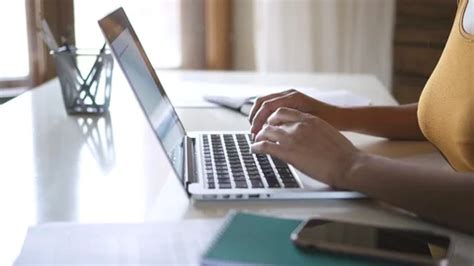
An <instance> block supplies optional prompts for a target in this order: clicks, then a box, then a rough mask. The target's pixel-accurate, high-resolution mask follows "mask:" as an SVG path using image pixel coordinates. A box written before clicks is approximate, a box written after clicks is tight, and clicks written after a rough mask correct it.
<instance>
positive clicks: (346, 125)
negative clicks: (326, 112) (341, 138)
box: [328, 106, 352, 131]
mask: <svg viewBox="0 0 474 266" xmlns="http://www.w3.org/2000/svg"><path fill="white" fill-rule="evenodd" d="M331 108H333V109H332V110H331V114H332V115H331V117H330V119H329V120H330V121H328V122H329V123H330V124H331V125H332V126H334V127H335V128H337V129H338V130H340V131H351V130H352V119H351V115H352V109H351V108H348V107H339V106H331Z"/></svg>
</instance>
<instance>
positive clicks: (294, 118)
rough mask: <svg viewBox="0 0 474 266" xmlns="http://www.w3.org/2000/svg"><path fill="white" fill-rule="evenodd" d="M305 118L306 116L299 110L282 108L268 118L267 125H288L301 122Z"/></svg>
mask: <svg viewBox="0 0 474 266" xmlns="http://www.w3.org/2000/svg"><path fill="white" fill-rule="evenodd" d="M304 118H305V114H304V113H302V112H300V111H298V110H295V109H292V108H286V107H280V108H278V109H277V110H276V111H275V112H273V114H271V115H270V116H269V117H268V119H267V124H269V125H272V126H278V125H282V124H286V123H295V122H301V121H303V120H304Z"/></svg>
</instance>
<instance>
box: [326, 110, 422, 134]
mask: <svg viewBox="0 0 474 266" xmlns="http://www.w3.org/2000/svg"><path fill="white" fill-rule="evenodd" d="M417 108H418V104H416V103H415V104H408V105H400V106H369V107H351V108H341V109H340V110H339V113H338V115H337V117H338V118H337V121H336V122H334V123H333V124H334V126H336V127H337V128H338V129H339V130H344V131H354V132H359V133H363V134H367V135H372V136H378V137H384V138H388V139H399V140H424V139H425V137H424V136H423V133H422V132H421V130H420V127H419V125H418V118H417Z"/></svg>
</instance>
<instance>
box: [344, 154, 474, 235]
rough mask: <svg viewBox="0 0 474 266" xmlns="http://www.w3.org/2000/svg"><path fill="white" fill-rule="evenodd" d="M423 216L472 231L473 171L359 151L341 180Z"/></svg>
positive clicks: (473, 224) (352, 187) (361, 190)
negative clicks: (417, 164)
mask: <svg viewBox="0 0 474 266" xmlns="http://www.w3.org/2000/svg"><path fill="white" fill-rule="evenodd" d="M339 185H340V186H341V187H344V188H347V189H352V190H356V191H360V192H362V193H365V194H366V195H368V196H371V197H374V198H377V199H380V200H382V201H385V202H387V203H389V204H392V205H394V206H397V207H400V208H402V209H405V210H408V211H410V212H413V213H415V214H417V215H418V216H420V217H422V218H426V219H428V220H431V221H433V222H436V223H440V224H443V225H446V226H449V227H453V228H457V229H460V230H463V231H467V232H470V233H474V207H473V206H472V203H473V202H474V174H472V173H458V172H453V171H448V170H441V169H429V168H423V167H418V166H414V165H408V164H406V163H403V162H400V161H396V160H391V159H388V158H383V157H378V156H373V155H366V154H361V155H360V156H359V157H358V158H357V159H356V162H355V163H354V165H353V167H352V168H351V170H350V171H349V172H348V173H347V175H346V176H345V177H344V178H343V179H342V180H341V181H340V184H339Z"/></svg>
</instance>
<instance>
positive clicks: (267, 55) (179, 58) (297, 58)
mask: <svg viewBox="0 0 474 266" xmlns="http://www.w3.org/2000/svg"><path fill="white" fill-rule="evenodd" d="M119 6H123V7H124V8H125V11H126V12H127V13H128V15H129V17H130V20H131V22H132V24H133V25H134V27H135V29H136V31H137V34H138V36H140V38H141V41H142V43H143V45H144V46H145V50H146V51H147V53H148V55H149V57H150V60H151V61H152V64H153V65H154V66H155V67H156V68H159V69H188V70H193V69H199V70H225V71H257V72H262V73H265V72H338V73H364V74H373V75H375V76H376V77H377V78H378V79H379V80H380V81H381V82H382V84H384V85H385V87H386V88H387V90H389V91H391V92H392V93H393V95H394V96H395V97H396V98H397V99H398V100H399V101H400V102H401V103H408V102H415V101H417V100H418V97H419V94H420V92H421V90H422V89H423V86H424V84H425V82H426V80H427V79H428V77H429V75H430V73H431V71H432V70H433V68H434V67H435V65H436V63H437V60H438V59H439V56H440V55H441V52H442V49H443V47H444V44H445V42H446V40H447V37H448V35H449V31H450V29H451V26H452V21H453V18H454V15H455V12H456V0H15V1H11V0H0V25H1V26H0V34H1V36H2V42H0V58H1V60H0V102H4V101H6V100H8V99H11V98H12V97H15V96H16V95H18V94H19V93H21V92H22V91H24V90H26V89H29V88H32V87H35V86H37V85H40V84H42V83H44V82H46V81H48V80H49V79H51V78H54V77H55V76H56V71H55V69H54V62H53V61H52V58H51V57H50V56H49V54H48V50H47V48H46V47H45V45H44V44H43V41H42V39H41V38H40V36H39V34H38V28H39V25H40V21H41V19H42V18H45V19H46V20H47V21H48V23H49V25H50V27H51V29H52V31H53V33H54V35H55V36H56V38H57V40H61V42H68V43H70V44H75V45H76V46H77V47H79V48H99V47H101V46H102V45H103V43H104V39H103V37H102V34H101V32H100V30H99V27H98V25H97V20H98V19H100V18H102V17H103V16H105V15H106V14H107V13H109V12H111V11H113V10H114V9H115V8H117V7H119Z"/></svg>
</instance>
